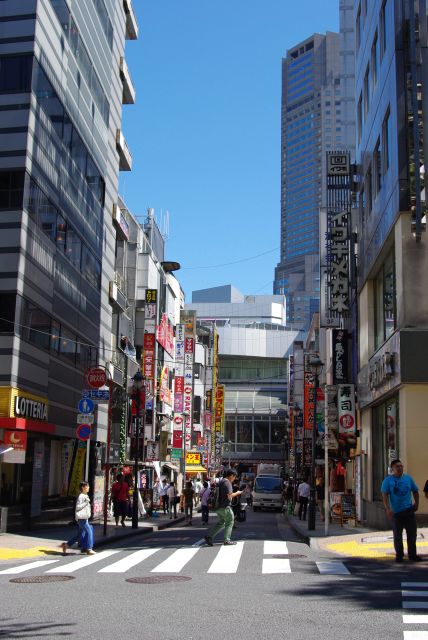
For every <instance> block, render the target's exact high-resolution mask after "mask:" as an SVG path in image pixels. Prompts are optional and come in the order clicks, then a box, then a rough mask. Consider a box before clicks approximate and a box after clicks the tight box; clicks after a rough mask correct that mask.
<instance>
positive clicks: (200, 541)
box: [192, 538, 206, 547]
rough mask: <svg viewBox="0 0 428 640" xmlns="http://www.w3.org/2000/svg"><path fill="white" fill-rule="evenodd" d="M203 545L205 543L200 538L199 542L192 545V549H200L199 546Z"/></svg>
mask: <svg viewBox="0 0 428 640" xmlns="http://www.w3.org/2000/svg"><path fill="white" fill-rule="evenodd" d="M204 543H206V540H205V538H201V539H200V540H198V541H197V542H195V543H193V544H192V547H200V546H201V544H204Z"/></svg>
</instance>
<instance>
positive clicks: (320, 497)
mask: <svg viewBox="0 0 428 640" xmlns="http://www.w3.org/2000/svg"><path fill="white" fill-rule="evenodd" d="M324 487H325V485H324V478H323V476H319V477H318V478H317V479H316V481H315V490H316V492H317V505H318V507H319V510H320V515H321V520H322V522H324V520H325V511H324V498H325V492H324Z"/></svg>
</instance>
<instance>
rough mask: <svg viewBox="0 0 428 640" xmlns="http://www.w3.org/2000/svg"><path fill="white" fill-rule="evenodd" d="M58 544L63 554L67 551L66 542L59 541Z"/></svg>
mask: <svg viewBox="0 0 428 640" xmlns="http://www.w3.org/2000/svg"><path fill="white" fill-rule="evenodd" d="M59 546H60V547H61V549H62V553H63V554H64V555H66V553H67V549H68V544H67V543H66V542H61V544H60V545H59Z"/></svg>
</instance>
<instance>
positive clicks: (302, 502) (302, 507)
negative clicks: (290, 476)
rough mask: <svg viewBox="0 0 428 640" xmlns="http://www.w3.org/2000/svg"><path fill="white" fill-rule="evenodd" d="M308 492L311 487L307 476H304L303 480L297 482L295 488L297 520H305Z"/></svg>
mask: <svg viewBox="0 0 428 640" xmlns="http://www.w3.org/2000/svg"><path fill="white" fill-rule="evenodd" d="M310 493H311V488H310V486H309V485H308V482H307V478H305V480H304V481H303V482H301V483H300V484H299V486H298V489H297V496H298V498H299V520H306V512H307V510H308V502H309V496H310Z"/></svg>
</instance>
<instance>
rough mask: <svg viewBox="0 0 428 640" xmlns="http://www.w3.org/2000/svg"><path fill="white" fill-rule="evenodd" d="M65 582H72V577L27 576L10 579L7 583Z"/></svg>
mask: <svg viewBox="0 0 428 640" xmlns="http://www.w3.org/2000/svg"><path fill="white" fill-rule="evenodd" d="M67 580H74V576H27V577H26V578H12V580H9V582H17V583H19V584H34V583H35V582H37V583H38V582H66V581H67Z"/></svg>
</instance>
